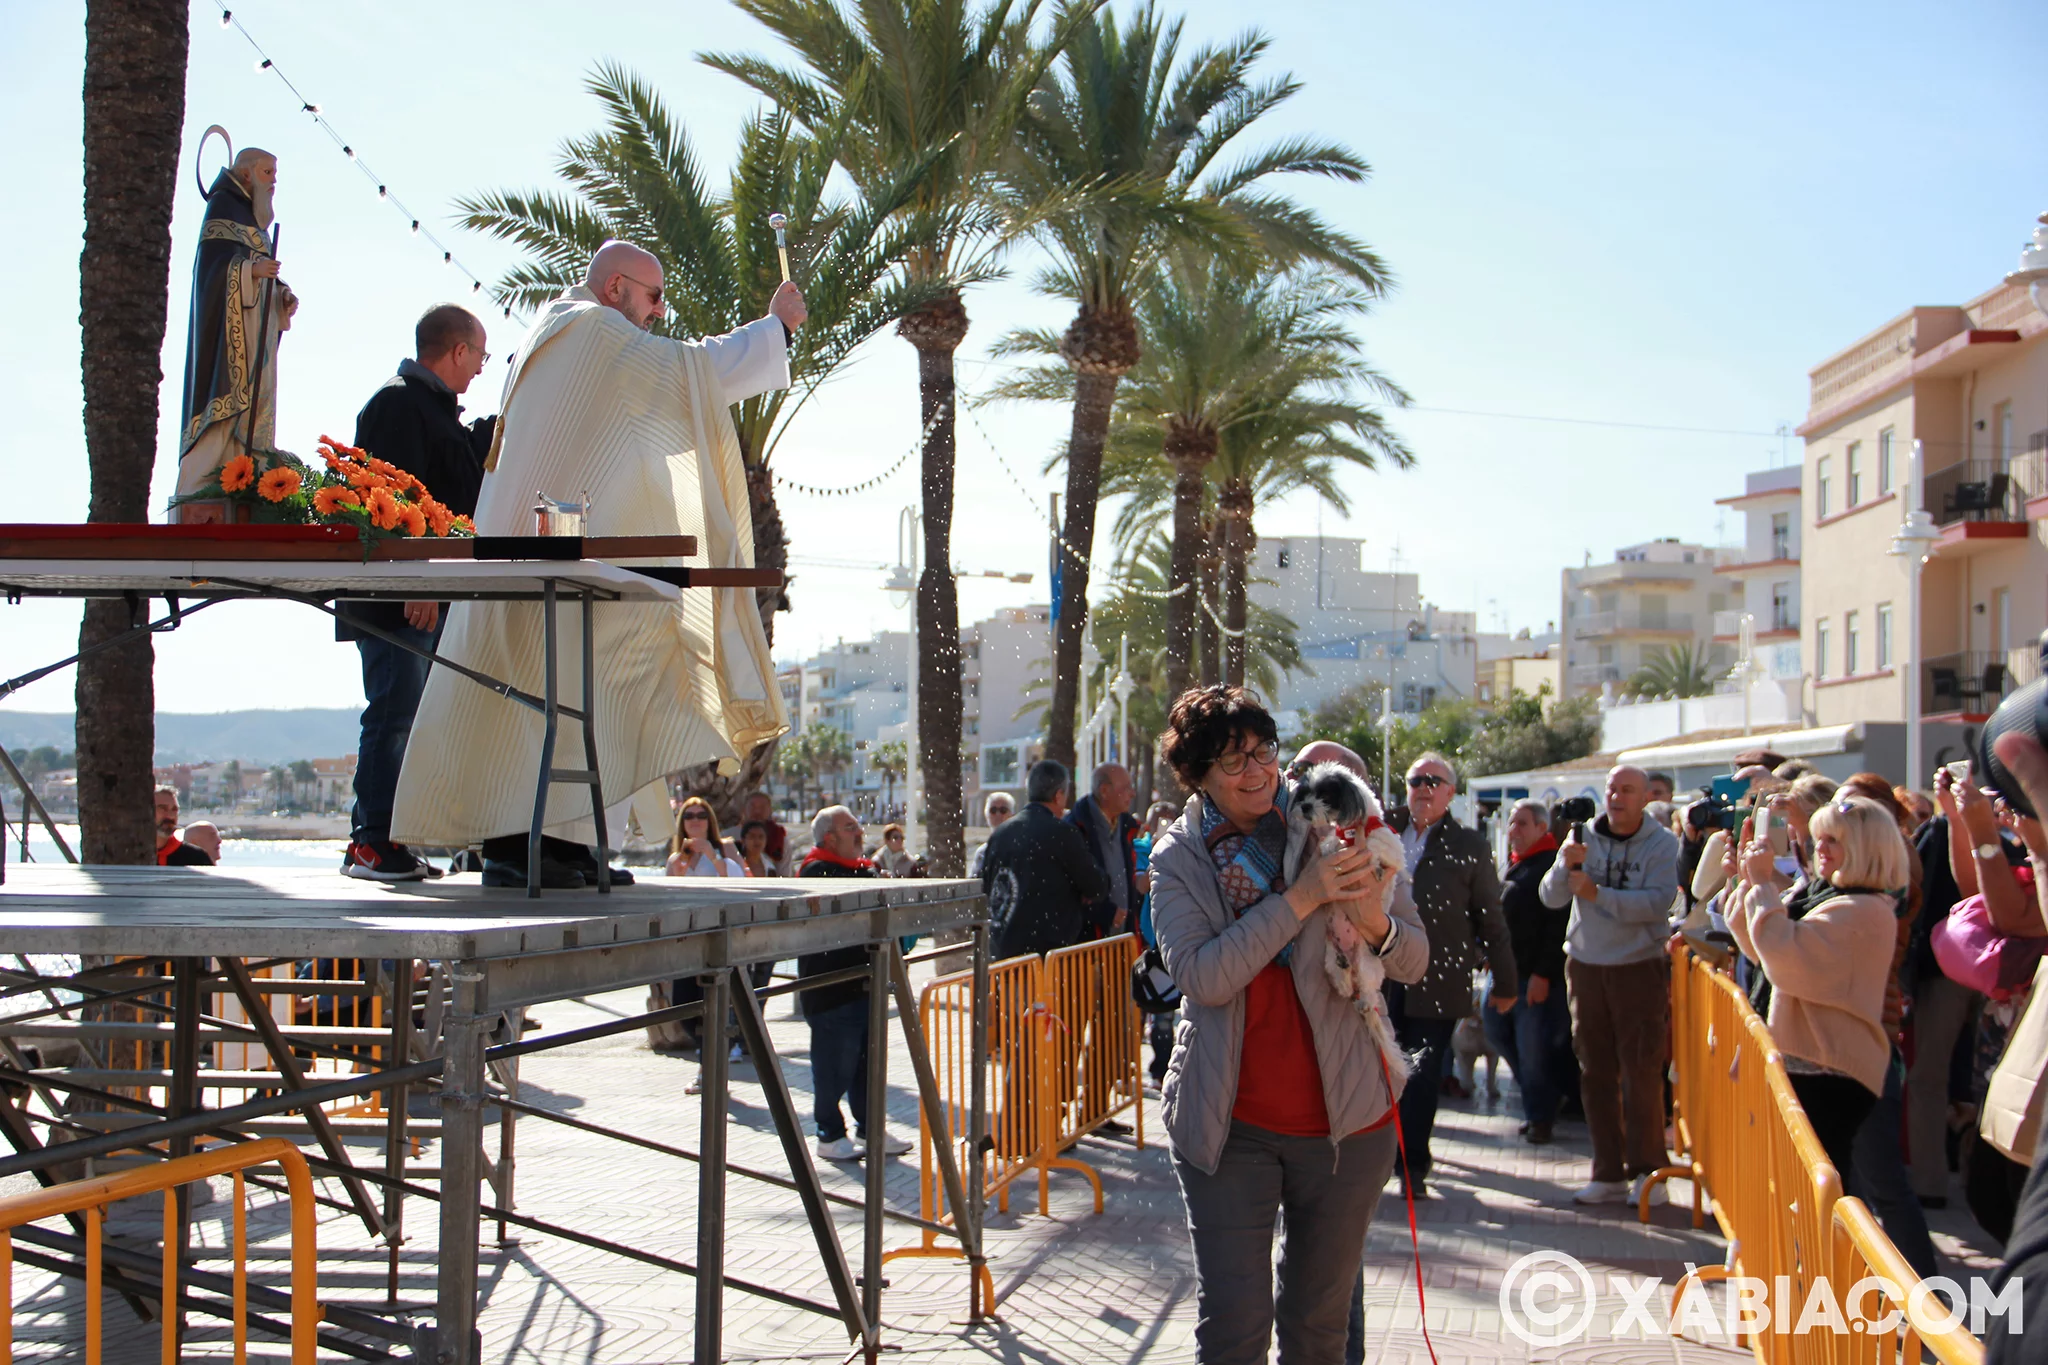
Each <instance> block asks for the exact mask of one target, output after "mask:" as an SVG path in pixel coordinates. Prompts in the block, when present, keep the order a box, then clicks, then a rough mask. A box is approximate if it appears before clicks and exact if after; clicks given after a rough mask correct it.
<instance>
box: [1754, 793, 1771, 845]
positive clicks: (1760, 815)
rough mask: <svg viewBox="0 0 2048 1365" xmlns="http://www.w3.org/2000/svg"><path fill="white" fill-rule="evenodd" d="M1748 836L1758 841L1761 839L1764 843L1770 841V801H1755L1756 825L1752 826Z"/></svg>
mask: <svg viewBox="0 0 2048 1365" xmlns="http://www.w3.org/2000/svg"><path fill="white" fill-rule="evenodd" d="M1749 837H1750V838H1752V839H1756V840H1759V841H1761V842H1765V843H1768V842H1769V841H1770V837H1771V803H1770V802H1768V801H1759V802H1757V803H1756V826H1755V828H1754V829H1753V830H1751V832H1750V836H1749Z"/></svg>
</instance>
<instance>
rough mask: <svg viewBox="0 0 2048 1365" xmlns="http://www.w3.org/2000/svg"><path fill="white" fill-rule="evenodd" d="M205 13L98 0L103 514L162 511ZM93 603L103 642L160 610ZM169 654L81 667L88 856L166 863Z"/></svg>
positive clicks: (87, 351)
mask: <svg viewBox="0 0 2048 1365" xmlns="http://www.w3.org/2000/svg"><path fill="white" fill-rule="evenodd" d="M190 19H191V12H190V10H189V9H188V8H187V7H186V6H185V5H183V4H170V3H165V0H89V3H88V4H87V5H86V12H85V89H84V102H85V249H84V250H83V251H82V252H80V254H79V261H78V274H79V291H78V293H79V322H80V331H81V337H80V340H81V343H82V344H81V347H80V350H81V354H82V357H83V376H82V377H83V381H84V390H85V449H86V458H87V460H88V461H89V463H90V465H91V468H92V501H91V506H90V508H89V510H88V512H87V514H86V519H87V520H88V521H94V522H140V521H147V520H149V476H150V467H151V465H152V464H154V463H155V460H156V436H157V389H158V387H159V385H161V383H162V382H163V370H162V368H161V365H162V358H163V347H164V315H165V312H166V311H167V309H168V307H169V298H170V270H171V231H170V229H171V200H172V195H173V193H174V191H175V188H176V179H177V171H178V138H179V135H180V133H181V132H182V131H183V129H184V123H185V63H186V54H187V50H188V48H189V46H190V41H191V39H190V30H189V23H190ZM147 611H148V608H147V604H146V603H145V604H143V606H142V607H141V608H140V609H139V610H138V609H136V608H133V607H131V606H130V605H129V604H127V603H125V602H118V601H93V602H88V603H87V604H86V607H85V617H84V621H83V623H82V624H81V626H80V628H79V632H78V644H79V648H80V649H90V648H91V647H93V646H94V645H96V644H99V643H101V642H102V641H104V640H108V639H111V638H113V637H114V636H117V635H119V634H121V633H122V632H123V631H125V630H127V629H128V628H129V626H130V625H132V624H135V622H136V618H137V617H139V616H146V615H147ZM155 665H156V651H155V649H154V648H153V647H152V646H151V642H150V637H149V636H147V635H140V636H136V637H133V638H132V639H131V640H130V641H129V642H128V643H126V644H123V645H119V646H116V647H115V648H113V649H109V650H106V651H105V652H103V653H100V654H96V655H94V656H93V657H92V658H89V659H86V660H84V661H83V662H81V663H80V664H79V666H78V687H77V693H76V700H77V706H78V720H77V735H78V823H79V826H80V830H79V834H80V838H79V843H80V845H81V852H80V855H79V856H80V857H82V858H83V859H84V860H85V861H86V862H88V863H153V862H155V861H156V834H155V819H154V812H153V810H152V805H151V796H150V792H151V789H152V787H153V786H154V785H155V777H154V769H153V767H152V763H153V760H154V758H155V750H156V685H155V678H154V671H155Z"/></svg>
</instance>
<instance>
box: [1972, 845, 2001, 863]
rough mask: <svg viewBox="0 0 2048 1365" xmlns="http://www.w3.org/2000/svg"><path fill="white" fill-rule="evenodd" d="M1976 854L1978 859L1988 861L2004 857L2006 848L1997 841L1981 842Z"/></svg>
mask: <svg viewBox="0 0 2048 1365" xmlns="http://www.w3.org/2000/svg"><path fill="white" fill-rule="evenodd" d="M1976 854H1977V861H1979V862H1984V863H1988V862H1990V861H1991V860H1992V859H1993V858H2003V857H2004V856H2005V850H2004V849H2002V848H2000V847H1999V846H1998V845H1997V844H1996V843H1989V844H1979V845H1977V848H1976Z"/></svg>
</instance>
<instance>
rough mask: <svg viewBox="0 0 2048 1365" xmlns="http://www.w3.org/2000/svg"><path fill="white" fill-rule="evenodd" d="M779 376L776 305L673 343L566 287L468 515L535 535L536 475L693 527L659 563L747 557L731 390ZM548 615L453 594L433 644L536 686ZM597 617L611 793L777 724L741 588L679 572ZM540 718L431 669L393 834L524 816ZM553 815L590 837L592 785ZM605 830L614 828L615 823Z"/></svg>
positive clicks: (577, 755)
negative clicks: (658, 595) (683, 553)
mask: <svg viewBox="0 0 2048 1365" xmlns="http://www.w3.org/2000/svg"><path fill="white" fill-rule="evenodd" d="M788 385H789V358H788V351H787V337H786V335H785V333H784V332H783V330H782V324H781V323H780V322H778V321H776V320H775V319H773V318H764V319H762V320H760V321H759V322H755V323H750V324H749V325H747V326H745V327H742V328H740V329H739V330H737V331H734V332H731V333H728V334H726V335H725V336H723V337H714V338H710V339H707V340H705V341H702V342H683V341H675V340H671V339H669V338H666V337H659V336H654V335H651V334H649V333H647V332H644V331H642V330H640V329H639V328H638V327H635V326H634V325H633V324H632V323H631V322H629V321H628V320H627V319H626V318H625V317H624V316H623V315H621V314H620V313H618V312H617V311H615V310H613V309H611V308H607V307H605V306H604V305H602V304H601V303H599V302H598V301H597V297H596V296H595V295H594V294H592V293H591V292H590V291H589V290H587V289H584V288H581V287H577V288H574V289H570V290H568V291H567V292H566V293H564V294H563V295H562V297H561V298H559V299H557V300H556V301H555V302H554V303H553V304H551V305H550V306H549V307H548V308H547V310H546V311H545V312H543V313H542V315H541V317H540V318H539V319H538V320H537V321H536V322H535V324H534V327H533V330H532V331H531V332H530V333H529V334H528V335H527V337H526V339H525V341H524V342H523V343H521V345H520V348H519V353H518V357H517V359H516V361H515V367H514V369H513V372H512V373H511V375H510V376H508V377H507V379H506V387H505V399H504V403H503V406H502V416H501V417H500V419H499V422H498V430H497V434H496V437H495V440H494V443H493V447H492V452H491V458H490V460H489V461H488V462H487V465H486V468H487V469H488V471H489V472H488V473H486V474H485V476H484V483H483V491H482V494H481V496H480V497H479V500H478V503H477V513H476V529H477V531H478V532H479V533H480V534H483V535H530V534H532V530H533V511H532V508H533V502H534V494H535V493H536V492H538V493H544V494H546V495H548V496H549V497H553V498H558V499H563V500H575V499H578V498H580V497H581V495H582V494H583V493H585V492H586V491H587V492H588V493H589V494H590V504H591V506H590V514H589V519H588V523H587V529H588V533H589V534H591V535H601V536H636V535H693V536H695V537H697V554H696V555H695V556H694V557H693V558H691V559H687V560H684V559H672V560H667V561H663V562H665V563H668V564H671V565H682V564H692V565H698V566H712V567H719V568H749V567H752V565H753V559H754V538H753V522H752V519H751V517H750V516H749V512H748V495H747V484H746V471H745V468H744V466H743V464H742V461H741V457H740V448H739V439H738V437H737V435H736V434H735V433H734V431H733V426H732V416H731V413H730V412H729V411H728V408H729V405H730V404H733V403H736V402H739V401H741V400H743V399H746V398H751V397H753V396H754V395H755V394H758V393H765V392H767V391H769V390H771V389H777V388H786V387H788ZM581 612H582V609H581V607H580V606H579V605H573V604H570V603H567V602H564V603H563V604H561V605H560V606H559V607H558V608H557V631H558V635H557V649H558V654H557V666H556V667H557V672H556V680H557V695H558V696H559V697H560V698H561V700H562V701H563V702H564V703H565V704H567V705H569V706H574V707H577V708H579V709H580V708H581V707H582V704H583V701H582V697H583V679H582V667H581V662H580V660H581V657H582V653H581V651H582V631H583V622H582V614H581ZM541 613H542V608H541V606H540V604H539V603H533V602H459V603H456V604H455V605H454V607H453V609H452V610H451V611H450V612H449V614H448V626H447V630H446V632H445V634H444V635H443V637H442V640H441V648H440V652H441V654H442V655H443V656H444V657H446V658H448V659H451V660H453V661H455V662H457V663H461V664H466V665H468V666H469V667H471V668H474V669H477V670H478V671H480V672H482V673H485V674H488V675H490V676H491V677H494V678H502V679H505V680H507V681H509V682H511V683H512V684H513V685H514V686H516V687H518V688H520V689H521V690H522V691H525V692H529V693H532V694H534V695H539V694H540V693H541V691H542V687H543V667H544V665H543V654H542V650H543V634H542V630H543V627H542V615H541ZM594 622H595V635H596V658H597V669H596V685H597V699H596V701H597V705H596V714H595V725H596V733H597V751H598V762H599V765H600V771H601V772H602V774H603V778H604V790H605V795H606V798H607V800H608V801H618V800H620V799H621V798H623V797H626V796H629V795H631V794H632V793H634V792H636V791H638V790H639V789H641V788H643V787H645V786H646V785H647V784H648V783H650V782H655V781H657V780H658V779H660V778H662V777H663V776H664V775H666V774H668V773H672V772H675V771H677V770H678V769H681V768H686V767H690V766H692V765H693V764H699V763H707V762H717V763H719V764H721V765H729V764H731V763H734V762H737V760H738V759H739V757H740V756H741V755H743V754H745V753H746V752H747V751H748V750H749V749H751V748H752V747H753V746H754V745H756V744H760V743H763V742H765V741H767V740H770V739H773V738H775V737H776V736H777V735H780V734H782V733H783V732H784V731H786V730H787V729H788V728H789V726H788V721H787V718H786V713H785V712H784V709H783V705H782V696H781V693H780V691H779V690H778V689H777V687H776V685H775V670H774V664H773V662H772V661H771V659H770V656H769V650H768V642H767V636H766V633H765V632H764V631H763V630H762V628H761V618H760V614H759V612H758V611H757V610H756V609H755V606H754V592H753V589H751V588H689V589H686V590H684V592H683V594H682V601H681V602H680V603H677V604H673V605H671V604H668V603H646V604H642V603H626V602H616V603H613V602H607V603H599V604H598V606H597V607H596V609H595V614H594ZM542 730H543V720H542V717H541V716H540V715H539V714H538V713H537V712H535V711H532V710H530V709H529V708H527V707H525V706H523V705H521V704H519V703H517V702H514V701H511V700H508V699H507V698H504V697H501V696H499V695H497V694H496V693H494V692H491V691H488V690H487V689H485V688H484V687H482V686H480V685H479V684H477V683H475V682H473V681H471V680H470V679H468V678H465V677H463V676H462V675H461V674H459V673H455V672H452V671H450V670H448V669H445V668H436V669H434V670H433V671H432V673H431V674H430V675H429V676H428V679H427V688H426V693H425V695H424V696H423V697H422V698H421V701H420V709H419V713H418V716H417V717H416V719H415V720H414V722H413V728H412V738H411V741H410V742H409V743H408V745H407V747H406V753H405V763H404V766H403V768H402V769H401V770H400V773H399V779H398V798H397V804H396V808H395V810H394V812H393V816H392V821H391V833H392V838H393V839H395V840H397V841H399V842H402V843H407V844H418V845H442V846H459V845H462V844H468V843H475V842H477V841H479V840H482V839H485V838H491V837H495V836H499V835H507V834H515V833H521V832H524V831H525V830H526V829H527V828H528V827H529V825H530V824H531V822H532V817H533V795H534V784H535V780H536V777H537V775H538V771H539V766H540V746H541V736H542ZM583 765H584V758H583V732H582V727H581V725H580V724H579V723H578V722H576V721H574V720H571V719H570V718H568V717H566V716H564V717H562V718H561V719H560V721H559V722H558V729H557V731H556V740H555V766H556V767H566V768H580V767H582V766H583ZM545 827H546V830H547V832H548V833H550V834H553V835H556V836H558V837H560V838H565V839H572V840H575V841H576V842H579V843H590V842H593V841H594V838H595V835H594V832H593V825H592V821H591V819H590V791H589V788H587V787H584V786H582V785H579V784H557V785H555V786H554V787H553V788H552V789H551V790H550V792H549V795H548V806H547V814H546V819H545ZM606 832H607V834H608V835H609V837H610V839H611V841H612V842H613V843H614V844H616V843H617V842H618V841H619V840H620V839H621V838H622V837H623V831H621V830H618V829H607V831H606Z"/></svg>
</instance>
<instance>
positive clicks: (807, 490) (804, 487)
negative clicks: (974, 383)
mask: <svg viewBox="0 0 2048 1365" xmlns="http://www.w3.org/2000/svg"><path fill="white" fill-rule="evenodd" d="M944 415H945V409H944V408H940V409H938V410H937V411H935V412H933V413H932V415H931V420H930V421H928V422H926V423H925V424H924V430H923V431H921V432H919V433H918V434H917V439H916V440H914V441H912V442H911V443H910V445H909V446H908V447H907V448H906V449H905V450H904V452H903V453H902V454H901V455H898V456H897V457H896V463H894V464H892V465H890V466H889V467H888V468H887V469H885V470H883V471H882V472H881V473H879V474H877V475H875V476H874V477H873V478H871V479H862V480H861V481H860V482H859V483H853V484H847V485H846V486H845V487H843V488H818V487H815V486H813V485H811V484H807V483H798V482H797V481H796V480H794V479H786V478H784V477H783V476H782V474H781V473H780V472H779V471H773V470H771V471H770V473H771V475H772V476H773V477H774V479H775V482H776V484H777V486H778V487H782V488H787V489H789V490H790V491H791V492H794V493H802V494H805V495H806V496H809V497H813V498H847V497H852V496H853V495H854V494H856V493H865V492H867V491H868V490H869V489H870V488H875V487H878V486H879V485H881V484H882V483H884V482H886V481H887V480H889V479H890V478H892V477H894V475H895V473H896V471H897V470H899V469H901V468H903V466H904V464H905V462H906V461H908V460H909V459H910V457H911V456H912V455H914V454H916V453H917V452H918V451H919V450H922V449H923V448H924V443H925V441H926V440H928V439H930V437H931V434H932V432H933V431H934V430H936V429H937V427H938V425H939V418H941V417H943V416H944Z"/></svg>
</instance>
